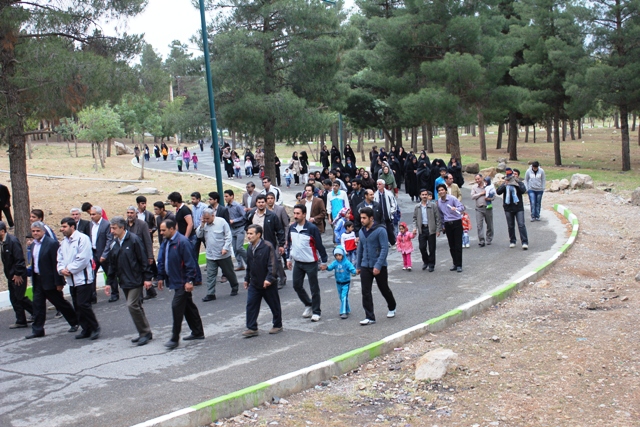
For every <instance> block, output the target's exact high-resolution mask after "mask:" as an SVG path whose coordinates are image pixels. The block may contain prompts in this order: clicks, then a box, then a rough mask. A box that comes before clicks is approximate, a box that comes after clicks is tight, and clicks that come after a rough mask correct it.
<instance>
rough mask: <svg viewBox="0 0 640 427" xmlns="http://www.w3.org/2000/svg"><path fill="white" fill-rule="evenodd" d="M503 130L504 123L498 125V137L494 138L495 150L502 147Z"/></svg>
mask: <svg viewBox="0 0 640 427" xmlns="http://www.w3.org/2000/svg"><path fill="white" fill-rule="evenodd" d="M503 132H504V123H500V124H499V125H498V139H497V140H496V150H500V149H502V133H503Z"/></svg>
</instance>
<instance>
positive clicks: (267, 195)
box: [256, 191, 276, 200]
mask: <svg viewBox="0 0 640 427" xmlns="http://www.w3.org/2000/svg"><path fill="white" fill-rule="evenodd" d="M269 196H271V197H273V200H275V199H276V195H275V194H273V192H272V191H269V192H268V193H267V194H266V196H265V199H268V198H269ZM256 200H257V199H256Z"/></svg>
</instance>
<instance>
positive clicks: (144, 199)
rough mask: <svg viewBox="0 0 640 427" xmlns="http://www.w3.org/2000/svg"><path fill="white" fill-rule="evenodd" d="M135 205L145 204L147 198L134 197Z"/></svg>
mask: <svg viewBox="0 0 640 427" xmlns="http://www.w3.org/2000/svg"><path fill="white" fill-rule="evenodd" d="M136 203H147V198H146V197H144V196H138V197H136Z"/></svg>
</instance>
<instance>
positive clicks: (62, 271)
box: [60, 268, 71, 277]
mask: <svg viewBox="0 0 640 427" xmlns="http://www.w3.org/2000/svg"><path fill="white" fill-rule="evenodd" d="M60 274H62V275H63V276H66V277H69V276H71V272H70V271H69V270H67V269H66V268H64V269H62V270H60Z"/></svg>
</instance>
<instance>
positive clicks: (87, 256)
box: [57, 217, 100, 340]
mask: <svg viewBox="0 0 640 427" xmlns="http://www.w3.org/2000/svg"><path fill="white" fill-rule="evenodd" d="M60 232H61V233H62V234H63V235H64V239H63V240H62V244H61V245H60V248H59V249H58V267H57V270H58V273H60V275H62V276H63V277H64V278H65V281H66V282H67V285H69V292H70V293H71V299H72V301H73V307H74V308H75V310H76V314H77V316H78V323H79V324H80V326H81V327H82V331H81V332H80V334H78V335H76V339H83V338H91V339H92V340H95V339H97V338H98V337H99V336H100V325H99V324H98V320H97V319H96V315H95V314H94V312H93V309H92V308H91V295H92V293H93V288H92V283H93V268H92V265H91V261H92V259H93V251H92V249H91V239H90V238H89V236H87V235H86V234H84V233H81V232H79V231H77V230H76V221H75V220H74V219H73V218H71V217H67V218H63V219H62V221H61V222H60Z"/></svg>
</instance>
